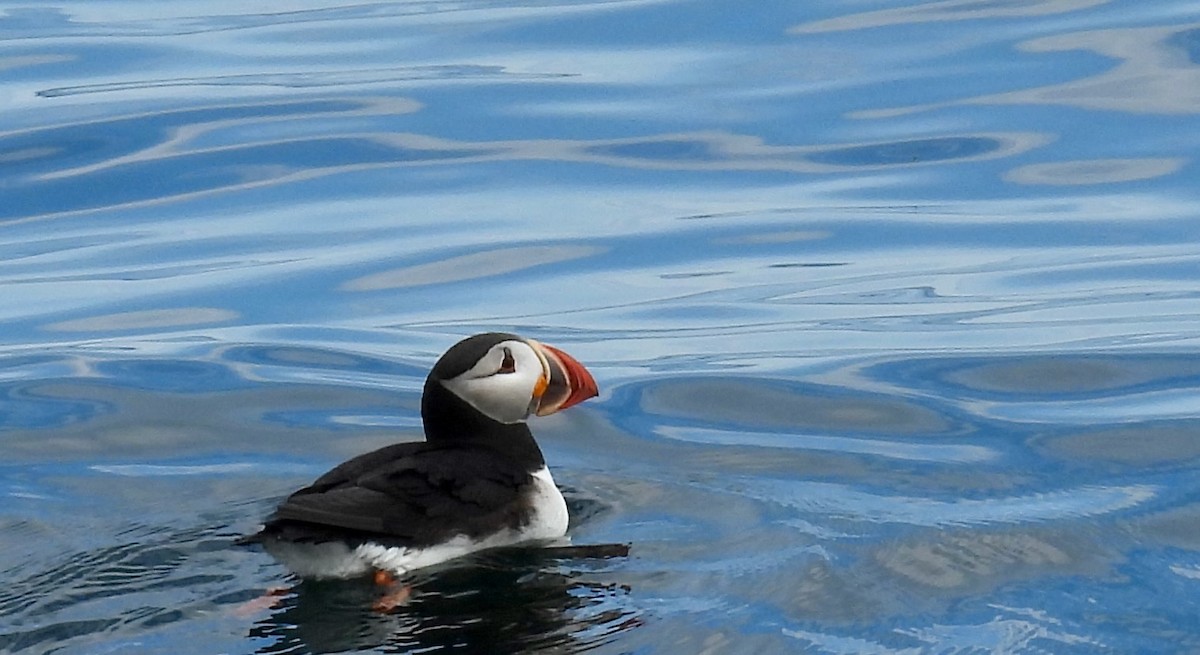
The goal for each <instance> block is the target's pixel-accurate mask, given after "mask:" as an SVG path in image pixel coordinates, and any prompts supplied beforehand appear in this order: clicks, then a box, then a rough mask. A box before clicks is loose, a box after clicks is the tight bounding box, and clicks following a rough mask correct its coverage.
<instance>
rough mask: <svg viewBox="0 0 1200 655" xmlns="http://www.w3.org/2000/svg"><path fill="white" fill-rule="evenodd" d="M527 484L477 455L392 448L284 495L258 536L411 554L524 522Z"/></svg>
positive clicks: (513, 468)
mask: <svg viewBox="0 0 1200 655" xmlns="http://www.w3.org/2000/svg"><path fill="white" fill-rule="evenodd" d="M531 482H532V477H531V476H530V472H529V471H528V470H526V468H524V467H521V466H518V465H516V464H515V463H513V462H512V461H511V460H509V459H508V458H506V457H505V456H504V455H501V454H499V453H497V452H495V451H492V450H488V449H485V448H467V447H463V446H462V445H461V444H459V445H456V446H455V447H453V448H440V447H437V446H432V445H430V444H428V443H406V444H396V445H393V446H387V447H385V448H381V449H379V450H377V451H374V452H371V453H367V454H365V455H360V456H358V457H356V458H354V459H351V460H349V461H348V462H346V463H344V464H341V465H340V466H338V467H336V468H334V469H333V470H331V471H329V472H328V473H326V474H325V475H323V476H321V477H320V478H318V479H317V480H316V481H315V482H314V483H313V484H311V485H309V486H308V487H305V488H303V489H301V490H299V491H297V492H296V493H294V494H292V495H291V496H290V497H288V499H287V500H285V501H284V502H283V503H282V504H281V505H280V506H279V508H278V509H277V510H276V511H275V514H274V515H273V516H272V517H271V519H270V520H269V521H268V522H267V526H266V527H265V528H264V530H263V533H264V534H272V533H274V534H277V535H279V536H281V537H284V538H291V539H306V538H308V539H319V538H329V537H330V536H332V535H333V534H334V533H337V532H341V533H343V534H344V533H347V532H349V533H351V534H349V535H345V536H357V537H362V538H369V537H382V538H385V539H387V540H389V541H397V542H400V543H405V544H409V545H414V546H422V545H428V544H432V543H437V542H440V541H443V540H446V539H449V538H451V537H453V536H455V535H458V534H466V535H468V536H471V537H480V536H483V535H485V534H488V533H491V532H494V531H496V530H499V529H502V528H504V527H511V528H516V527H519V526H520V525H521V524H522V523H523V522H525V521H526V520H527V519H528V515H529V511H530V508H529V506H528V504H527V503H525V502H523V499H522V492H523V491H525V490H526V489H527V488H528V485H529V484H531Z"/></svg>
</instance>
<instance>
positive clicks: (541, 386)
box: [530, 340, 600, 416]
mask: <svg viewBox="0 0 1200 655" xmlns="http://www.w3.org/2000/svg"><path fill="white" fill-rule="evenodd" d="M530 343H531V344H532V345H533V349H534V350H536V351H537V352H538V354H539V355H541V357H542V361H543V363H544V364H545V369H546V373H545V374H544V375H543V376H542V379H541V381H539V383H538V387H537V389H535V390H534V392H535V394H536V395H538V402H537V411H536V414H537V415H538V416H546V415H548V414H553V413H554V412H557V411H559V410H563V409H566V408H568V407H571V406H572V405H577V404H579V403H581V402H583V401H585V400H587V399H588V398H594V397H596V396H598V395H599V394H600V391H599V389H598V388H597V387H596V380H594V379H593V378H592V374H591V373H589V372H588V370H587V369H586V368H584V367H583V364H580V363H579V362H578V361H577V360H576V359H575V358H574V357H572V356H570V355H568V354H567V353H565V352H563V351H561V350H559V349H558V348H555V347H553V346H547V345H546V344H544V343H538V342H536V341H532V340H531V341H530ZM539 390H540V391H541V393H540V394H538V393H537V392H538V391H539Z"/></svg>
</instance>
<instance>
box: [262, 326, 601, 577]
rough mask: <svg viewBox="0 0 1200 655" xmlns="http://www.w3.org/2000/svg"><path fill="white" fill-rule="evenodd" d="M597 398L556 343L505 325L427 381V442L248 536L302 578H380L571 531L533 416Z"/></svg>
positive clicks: (357, 472)
mask: <svg viewBox="0 0 1200 655" xmlns="http://www.w3.org/2000/svg"><path fill="white" fill-rule="evenodd" d="M597 393H598V391H597V388H596V381H595V380H594V379H593V378H592V375H591V373H589V372H588V370H587V369H586V368H584V367H583V365H582V364H580V363H579V362H578V361H576V360H575V359H574V358H573V357H571V356H570V355H568V354H567V353H565V352H563V351H561V350H559V349H557V348H554V347H551V346H548V345H546V344H543V343H539V342H537V341H534V340H533V339H526V338H522V337H520V336H517V335H515V334H508V333H503V332H489V333H485V334H477V335H475V336H471V337H468V338H466V339H463V340H462V341H459V342H458V343H457V344H455V345H454V346H452V347H451V348H450V349H449V350H448V351H446V353H445V354H444V355H442V357H441V358H440V359H439V360H438V361H437V363H436V364H434V366H433V369H432V370H431V371H430V373H429V376H428V377H427V378H426V380H425V387H424V391H423V392H422V395H421V419H422V421H423V422H424V427H425V441H423V442H408V443H399V444H394V445H390V446H385V447H383V448H380V449H379V450H376V451H373V452H369V453H366V454H364V455H359V456H358V457H355V458H353V459H351V460H349V461H347V462H345V463H343V464H341V465H339V466H337V467H335V468H334V469H332V470H331V471H329V472H328V473H326V474H325V475H322V476H321V477H319V478H318V479H317V480H316V481H315V482H313V483H312V484H310V485H309V486H307V487H304V488H303V489H300V490H299V491H297V492H295V493H293V494H292V495H291V496H289V497H288V498H287V499H286V500H284V501H283V502H282V503H281V504H280V505H279V507H278V508H277V509H276V510H275V512H274V513H273V514H272V515H271V516H270V517H269V518H268V519H267V521H266V523H265V525H264V526H263V528H262V529H261V530H260V531H259V532H258V533H257V534H254V535H251V536H249V537H247V538H246V539H245V540H244V541H245V542H252V543H254V542H256V543H261V544H262V546H263V548H264V549H265V550H266V551H267V552H268V553H270V554H271V555H273V556H274V557H275V558H276V559H277V560H279V561H280V562H281V563H282V564H283V565H284V566H286V567H287V568H288V569H289V570H291V571H292V572H293V573H294V574H296V575H298V576H300V577H302V578H351V577H357V576H365V575H369V574H374V575H375V576H376V579H377V580H379V579H380V576H386V577H387V578H388V579H395V578H393V577H392V576H401V575H403V574H405V573H407V572H408V571H411V570H413V569H417V568H421V567H425V566H431V565H434V564H439V563H442V562H445V561H447V560H450V559H453V558H456V557H460V556H462V555H466V554H468V553H472V552H475V551H478V550H483V549H486V548H493V547H497V546H510V545H515V544H521V543H525V542H534V543H536V542H548V541H552V540H555V539H558V538H560V537H563V536H564V535H565V534H566V531H567V520H568V517H567V505H566V502H565V501H564V500H563V497H562V494H561V493H560V492H559V490H558V487H557V486H555V484H554V479H553V478H552V477H551V475H550V471H549V469H548V468H547V467H546V461H545V459H543V457H542V451H541V449H540V448H538V445H537V442H536V441H534V439H533V434H532V433H531V432H530V431H529V426H528V425H526V423H525V421H526V419H527V418H529V416H530V415H538V416H545V415H548V414H553V413H554V412H557V411H560V410H563V409H566V408H568V407H571V406H573V405H576V404H578V403H580V402H582V401H584V400H587V399H588V398H592V397H594V396H596V395H597Z"/></svg>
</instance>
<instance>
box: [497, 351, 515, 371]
mask: <svg viewBox="0 0 1200 655" xmlns="http://www.w3.org/2000/svg"><path fill="white" fill-rule="evenodd" d="M496 372H497V373H516V372H517V360H515V359H513V355H512V351H511V350H509V349H508V348H505V349H504V361H502V362H500V370H498V371H496Z"/></svg>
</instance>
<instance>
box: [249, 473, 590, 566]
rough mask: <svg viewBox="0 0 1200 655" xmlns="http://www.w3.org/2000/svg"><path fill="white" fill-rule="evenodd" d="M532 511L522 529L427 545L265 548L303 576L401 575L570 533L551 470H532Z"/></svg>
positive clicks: (278, 544) (280, 544)
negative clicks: (408, 546)
mask: <svg viewBox="0 0 1200 655" xmlns="http://www.w3.org/2000/svg"><path fill="white" fill-rule="evenodd" d="M530 500H531V506H532V510H533V511H532V516H531V517H530V521H529V523H528V524H527V525H525V526H524V527H522V528H521V529H519V530H511V529H504V530H502V531H500V532H497V533H495V534H492V535H489V536H487V537H484V538H482V539H471V538H470V537H467V536H466V535H459V536H457V537H454V538H453V539H450V540H449V541H446V542H443V543H440V544H435V545H433V546H429V547H427V548H404V547H400V546H383V545H380V544H363V545H361V546H356V547H353V548H352V547H350V546H349V545H347V544H344V543H340V542H323V543H319V544H310V543H294V542H289V541H278V540H274V539H267V540H264V542H263V547H264V548H266V550H267V552H269V553H271V555H273V556H274V557H275V558H276V559H278V560H279V561H280V562H282V563H283V565H284V566H286V567H287V568H288V569H289V570H291V571H292V573H295V574H296V575H298V576H300V577H302V578H353V577H357V576H361V575H366V574H368V573H370V572H372V571H375V570H385V571H390V572H392V573H394V574H396V575H403V574H404V573H407V572H409V571H412V570H414V569H419V568H422V567H425V566H433V565H434V564H440V563H442V562H445V561H447V560H451V559H454V558H456V557H462V556H463V555H467V554H470V553H473V552H476V551H480V550H484V549H487V548H496V547H498V546H511V545H514V544H519V543H523V542H536V541H543V542H544V541H551V540H554V539H559V538H560V537H562V536H564V535H566V533H567V523H568V521H569V517H568V515H567V502H566V501H565V500H563V497H562V493H560V492H559V491H558V486H556V485H555V484H554V478H553V477H552V476H551V475H550V470H549V469H548V468H546V467H542V468H541V469H539V470H538V471H536V472H535V473H534V474H533V492H532V497H531V499H530Z"/></svg>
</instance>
